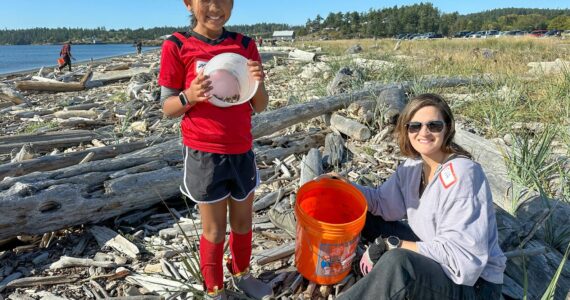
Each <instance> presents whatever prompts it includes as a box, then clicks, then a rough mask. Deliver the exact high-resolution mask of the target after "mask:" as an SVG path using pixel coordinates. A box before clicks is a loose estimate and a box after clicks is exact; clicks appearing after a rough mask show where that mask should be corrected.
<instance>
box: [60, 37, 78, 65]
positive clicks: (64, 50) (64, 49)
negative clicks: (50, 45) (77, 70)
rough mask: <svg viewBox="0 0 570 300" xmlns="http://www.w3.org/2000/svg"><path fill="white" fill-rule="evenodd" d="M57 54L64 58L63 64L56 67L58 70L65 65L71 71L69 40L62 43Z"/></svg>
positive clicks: (71, 56)
mask: <svg viewBox="0 0 570 300" xmlns="http://www.w3.org/2000/svg"><path fill="white" fill-rule="evenodd" d="M59 56H60V57H61V58H63V60H64V63H63V65H60V66H59V68H58V69H59V71H60V72H61V70H62V69H63V68H65V66H68V67H69V72H71V59H72V58H74V57H73V55H71V41H68V42H66V43H65V44H63V47H61V50H60V51H59ZM74 59H75V58H74Z"/></svg>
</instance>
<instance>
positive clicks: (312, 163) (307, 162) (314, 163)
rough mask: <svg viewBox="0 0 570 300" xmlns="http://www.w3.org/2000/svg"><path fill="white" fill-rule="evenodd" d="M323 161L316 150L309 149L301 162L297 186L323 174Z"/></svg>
mask: <svg viewBox="0 0 570 300" xmlns="http://www.w3.org/2000/svg"><path fill="white" fill-rule="evenodd" d="M322 162H323V159H322V157H321V152H320V151H319V150H318V149H315V148H313V149H311V150H309V153H307V155H306V156H305V157H303V160H302V161H301V176H300V178H299V186H302V185H303V184H305V183H307V182H308V181H311V180H313V179H314V178H315V177H317V176H319V175H321V174H322V173H323V163H322Z"/></svg>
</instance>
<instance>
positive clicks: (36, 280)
mask: <svg viewBox="0 0 570 300" xmlns="http://www.w3.org/2000/svg"><path fill="white" fill-rule="evenodd" d="M78 279H79V275H60V276H47V277H26V278H20V279H16V280H14V281H12V282H10V283H8V285H7V286H6V287H8V288H19V287H29V286H47V285H56V284H63V283H71V282H75V281H77V280H78Z"/></svg>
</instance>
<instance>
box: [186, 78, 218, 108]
mask: <svg viewBox="0 0 570 300" xmlns="http://www.w3.org/2000/svg"><path fill="white" fill-rule="evenodd" d="M212 89H213V87H212V82H211V81H210V77H209V76H207V75H204V71H203V70H202V71H200V73H198V76H196V78H194V80H192V83H191V84H190V87H189V88H188V89H186V90H184V94H186V97H187V98H188V101H190V102H191V103H189V104H190V105H192V104H196V103H197V102H204V101H207V100H208V99H210V91H211V90H212Z"/></svg>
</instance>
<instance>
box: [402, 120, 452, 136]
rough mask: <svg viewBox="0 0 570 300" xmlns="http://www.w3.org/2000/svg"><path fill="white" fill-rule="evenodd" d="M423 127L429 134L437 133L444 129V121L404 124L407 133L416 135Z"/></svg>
mask: <svg viewBox="0 0 570 300" xmlns="http://www.w3.org/2000/svg"><path fill="white" fill-rule="evenodd" d="M423 125H425V126H426V127H427V129H428V131H429V132H431V133H438V132H441V131H442V130H443V128H444V127H445V122H444V121H429V122H427V123H422V122H409V123H407V124H406V129H408V133H418V132H420V130H422V126H423Z"/></svg>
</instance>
